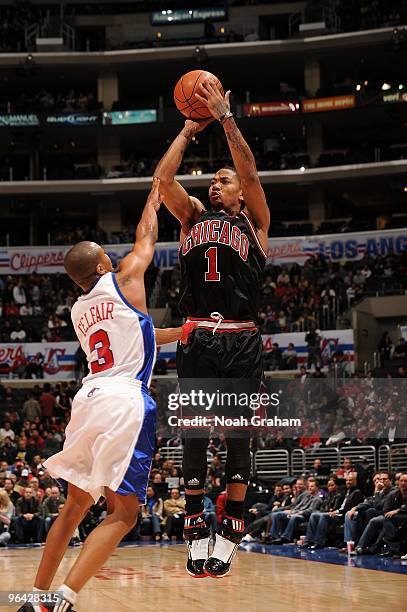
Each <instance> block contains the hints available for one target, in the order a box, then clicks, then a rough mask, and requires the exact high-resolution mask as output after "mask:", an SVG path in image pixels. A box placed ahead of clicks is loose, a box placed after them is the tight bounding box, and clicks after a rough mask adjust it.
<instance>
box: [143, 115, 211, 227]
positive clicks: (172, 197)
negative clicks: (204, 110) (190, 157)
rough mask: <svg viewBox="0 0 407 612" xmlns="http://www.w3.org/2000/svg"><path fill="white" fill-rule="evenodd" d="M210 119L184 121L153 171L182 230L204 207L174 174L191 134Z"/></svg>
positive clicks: (165, 202) (191, 136)
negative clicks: (190, 194)
mask: <svg viewBox="0 0 407 612" xmlns="http://www.w3.org/2000/svg"><path fill="white" fill-rule="evenodd" d="M211 121H213V119H209V120H208V121H202V122H199V123H198V122H196V121H189V120H187V121H185V125H184V127H183V128H182V130H181V132H180V133H179V134H178V136H177V137H176V138H175V140H174V141H173V142H172V144H171V145H170V147H169V149H168V151H167V152H166V153H165V155H164V156H163V157H162V159H161V160H160V162H159V163H158V166H157V168H156V169H155V172H154V176H157V177H158V178H159V179H160V191H161V194H162V196H163V201H164V204H165V205H166V207H167V208H168V210H169V211H170V212H171V213H172V214H173V215H174V217H176V218H177V219H178V221H179V222H180V223H181V226H182V227H183V229H184V230H188V229H189V225H190V223H191V222H192V221H193V220H194V219H195V217H196V216H197V215H198V214H200V213H201V211H202V210H203V208H204V207H203V205H202V204H201V202H200V201H199V200H198V199H197V198H194V197H190V196H189V195H188V193H187V192H186V190H185V189H184V187H183V186H182V185H181V183H179V182H178V181H176V180H175V175H176V174H177V172H178V169H179V167H180V165H181V162H182V158H183V157H184V153H185V151H186V150H187V148H188V145H189V143H190V142H191V140H192V138H193V136H194V135H195V134H196V133H197V132H200V131H201V130H203V129H204V127H205V126H206V125H208V123H210V122H211Z"/></svg>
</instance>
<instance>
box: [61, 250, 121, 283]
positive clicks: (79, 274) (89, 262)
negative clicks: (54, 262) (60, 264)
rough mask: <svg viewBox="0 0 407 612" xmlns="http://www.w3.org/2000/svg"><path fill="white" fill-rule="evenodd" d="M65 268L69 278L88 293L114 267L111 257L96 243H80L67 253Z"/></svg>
mask: <svg viewBox="0 0 407 612" xmlns="http://www.w3.org/2000/svg"><path fill="white" fill-rule="evenodd" d="M64 266H65V270H66V272H67V274H68V276H69V277H70V278H71V279H72V280H73V281H74V282H75V283H76V284H77V285H79V286H80V287H82V289H84V290H85V291H87V290H88V289H89V288H90V287H91V286H92V285H93V284H94V282H95V281H96V280H97V279H98V278H99V277H100V276H102V275H103V274H105V273H106V272H112V271H113V267H112V263H111V261H110V259H109V257H108V256H107V255H106V253H105V252H104V250H103V249H102V247H101V246H100V245H98V244H96V242H89V241H88V240H84V241H83V242H78V243H77V244H75V245H74V246H73V247H72V248H71V249H69V251H68V252H67V253H66V255H65V258H64Z"/></svg>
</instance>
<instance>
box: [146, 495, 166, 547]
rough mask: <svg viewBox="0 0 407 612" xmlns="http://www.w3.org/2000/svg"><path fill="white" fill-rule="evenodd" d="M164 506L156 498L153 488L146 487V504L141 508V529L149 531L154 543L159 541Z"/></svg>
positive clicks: (158, 498)
mask: <svg viewBox="0 0 407 612" xmlns="http://www.w3.org/2000/svg"><path fill="white" fill-rule="evenodd" d="M163 511H164V504H163V500H162V499H161V497H158V495H157V493H156V490H155V489H154V487H152V486H149V487H147V500H146V504H145V505H144V506H142V507H141V521H142V529H143V525H144V528H146V529H147V530H149V531H150V532H151V533H152V534H153V537H154V539H155V541H156V542H159V541H160V540H161V522H162V520H163Z"/></svg>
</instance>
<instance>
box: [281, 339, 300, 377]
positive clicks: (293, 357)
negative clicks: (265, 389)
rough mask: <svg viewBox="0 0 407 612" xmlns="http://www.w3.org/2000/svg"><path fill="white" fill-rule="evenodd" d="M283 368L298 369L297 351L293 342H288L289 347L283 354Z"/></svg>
mask: <svg viewBox="0 0 407 612" xmlns="http://www.w3.org/2000/svg"><path fill="white" fill-rule="evenodd" d="M282 357H283V359H282V367H281V369H282V370H296V369H297V365H298V356H297V351H296V350H295V347H294V344H293V343H292V342H289V343H288V347H287V348H286V350H285V351H284V352H283V355H282Z"/></svg>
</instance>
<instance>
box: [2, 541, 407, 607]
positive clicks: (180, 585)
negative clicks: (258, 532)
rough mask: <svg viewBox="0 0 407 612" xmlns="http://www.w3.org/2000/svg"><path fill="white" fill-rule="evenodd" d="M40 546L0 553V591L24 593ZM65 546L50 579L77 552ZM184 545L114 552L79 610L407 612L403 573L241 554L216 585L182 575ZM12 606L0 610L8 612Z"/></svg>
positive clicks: (406, 582) (83, 594) (81, 598)
mask: <svg viewBox="0 0 407 612" xmlns="http://www.w3.org/2000/svg"><path fill="white" fill-rule="evenodd" d="M41 552H42V551H41V549H40V548H28V549H4V550H1V551H0V591H3V592H4V591H8V590H11V591H16V590H22V591H24V590H27V591H28V590H30V589H31V586H32V581H33V578H34V575H35V570H36V566H37V564H38V561H39V559H40V557H41ZM78 553H79V550H78V549H69V550H68V552H67V553H66V556H65V559H64V561H63V563H62V565H61V568H60V571H59V573H58V575H57V578H56V580H55V581H54V586H55V587H57V586H58V585H59V584H61V582H62V579H63V577H64V575H65V574H66V572H67V570H68V568H69V566H70V565H71V564H72V562H73V560H74V559H75V558H76V556H77V555H78ZM184 565H185V551H184V546H183V545H167V546H160V545H154V544H152V545H149V546H140V547H134V548H133V547H130V548H120V549H118V550H117V551H116V553H115V554H114V556H113V557H112V558H111V559H110V561H109V562H108V563H107V564H106V567H104V568H103V569H102V570H101V571H100V572H99V573H98V575H97V576H96V577H94V578H92V580H91V581H90V582H89V583H88V584H87V585H86V587H85V588H84V590H83V591H82V592H81V593H80V595H79V597H78V599H77V603H76V605H75V609H76V610H77V611H78V612H99V611H102V612H111V611H112V612H121V611H122V610H123V611H127V610H132V611H133V610H134V611H145V612H150V611H151V610H153V611H154V612H166V611H172V610H174V611H175V612H198V611H199V612H200V611H205V612H212V611H214V612H217V611H221V612H236V611H238V612H240V611H242V612H243V611H244V612H246V611H247V612H266V611H267V612H270V611H272V612H280V611H281V612H290V611H295V612H353V611H355V612H356V611H357V612H372V610H373V611H374V609H375V608H376V607H377V606H378V605H379V606H380V609H381V610H386V611H387V610H391V611H392V612H402V611H404V612H405V611H406V610H407V597H406V593H407V578H406V576H405V575H401V574H396V573H387V572H382V571H373V570H367V569H360V568H355V567H348V566H346V565H345V566H338V565H330V564H326V563H316V562H312V561H304V560H300V559H290V558H285V557H278V556H272V555H264V554H258V553H254V552H245V551H242V552H239V553H238V555H237V558H236V559H235V562H234V567H233V571H232V572H231V574H230V575H229V576H228V577H226V578H224V579H222V580H213V579H210V578H206V579H201V580H196V579H193V578H190V577H189V576H188V575H187V574H186V573H185V570H184ZM17 608H18V606H14V607H9V606H7V607H6V606H0V610H1V611H4V612H10V610H16V609H17Z"/></svg>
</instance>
